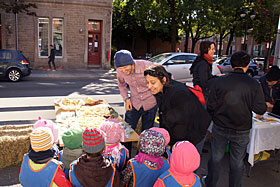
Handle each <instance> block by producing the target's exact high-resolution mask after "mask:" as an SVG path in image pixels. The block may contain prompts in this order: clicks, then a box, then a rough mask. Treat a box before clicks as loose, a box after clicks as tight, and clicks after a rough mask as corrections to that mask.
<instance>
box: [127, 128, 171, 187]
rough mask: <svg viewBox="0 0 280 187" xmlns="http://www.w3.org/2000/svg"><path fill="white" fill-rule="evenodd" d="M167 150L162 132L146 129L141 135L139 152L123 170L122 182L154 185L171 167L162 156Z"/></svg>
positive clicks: (130, 184) (147, 185) (133, 184)
mask: <svg viewBox="0 0 280 187" xmlns="http://www.w3.org/2000/svg"><path fill="white" fill-rule="evenodd" d="M164 152H165V140H164V137H163V135H162V134H161V133H159V132H156V131H153V130H145V131H143V132H142V133H141V135H140V140H139V153H138V154H137V155H136V156H135V158H134V159H130V160H129V161H128V164H127V167H126V168H125V169H124V170H123V171H122V176H123V177H122V182H123V183H124V184H129V186H145V187H149V186H153V185H154V183H155V182H156V180H157V178H158V177H159V176H160V175H161V174H162V173H163V172H165V171H166V170H168V169H169V163H168V161H167V160H165V159H163V158H162V157H161V156H162V154H163V153H164Z"/></svg>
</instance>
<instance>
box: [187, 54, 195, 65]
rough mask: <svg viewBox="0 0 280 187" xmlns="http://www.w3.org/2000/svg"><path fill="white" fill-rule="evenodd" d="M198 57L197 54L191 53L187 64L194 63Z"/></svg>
mask: <svg viewBox="0 0 280 187" xmlns="http://www.w3.org/2000/svg"><path fill="white" fill-rule="evenodd" d="M196 57H197V56H196V55H189V56H188V57H187V60H186V63H187V64H192V63H193V62H194V61H195V59H196Z"/></svg>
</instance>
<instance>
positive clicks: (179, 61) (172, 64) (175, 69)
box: [163, 55, 188, 82]
mask: <svg viewBox="0 0 280 187" xmlns="http://www.w3.org/2000/svg"><path fill="white" fill-rule="evenodd" d="M186 57H187V56H186V55H177V56H173V57H171V58H170V59H169V60H167V61H166V62H165V63H164V64H163V66H164V67H165V69H166V70H167V71H168V72H170V73H171V74H172V75H173V78H174V80H177V81H180V82H184V81H185V80H186V78H187V69H188V65H187V64H186Z"/></svg>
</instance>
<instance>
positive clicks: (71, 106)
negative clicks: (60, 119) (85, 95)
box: [55, 98, 85, 110]
mask: <svg viewBox="0 0 280 187" xmlns="http://www.w3.org/2000/svg"><path fill="white" fill-rule="evenodd" d="M55 103H56V104H58V105H59V106H60V107H61V108H62V109H63V110H75V109H77V108H80V107H81V106H83V105H85V102H84V101H83V100H82V99H69V98H63V99H59V100H57V101H55Z"/></svg>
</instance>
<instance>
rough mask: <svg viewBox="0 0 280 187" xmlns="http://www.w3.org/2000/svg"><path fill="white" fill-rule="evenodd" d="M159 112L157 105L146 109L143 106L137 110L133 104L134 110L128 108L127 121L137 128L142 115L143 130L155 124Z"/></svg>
mask: <svg viewBox="0 0 280 187" xmlns="http://www.w3.org/2000/svg"><path fill="white" fill-rule="evenodd" d="M156 112H157V106H155V107H154V108H152V109H150V110H147V111H144V109H143V107H141V108H140V109H139V110H136V109H135V108H134V107H133V106H132V110H131V111H129V110H127V111H126V113H125V121H126V122H127V123H128V124H129V125H131V127H132V128H133V129H134V130H135V129H136V126H137V123H138V121H139V118H140V117H141V116H142V130H141V132H142V131H143V130H146V129H149V128H152V127H153V125H154V121H155V117H156Z"/></svg>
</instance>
